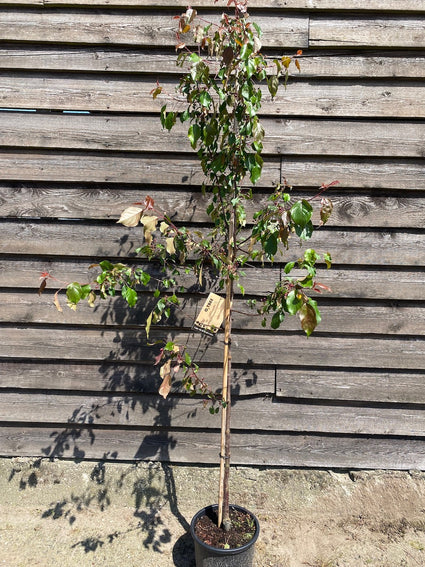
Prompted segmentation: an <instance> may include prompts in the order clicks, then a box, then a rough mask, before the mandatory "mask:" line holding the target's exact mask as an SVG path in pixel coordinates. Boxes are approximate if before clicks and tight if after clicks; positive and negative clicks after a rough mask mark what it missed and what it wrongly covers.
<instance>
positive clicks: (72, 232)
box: [0, 221, 425, 266]
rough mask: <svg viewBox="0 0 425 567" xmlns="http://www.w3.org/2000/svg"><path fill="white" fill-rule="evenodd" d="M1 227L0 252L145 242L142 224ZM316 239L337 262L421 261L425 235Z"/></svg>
mask: <svg viewBox="0 0 425 567" xmlns="http://www.w3.org/2000/svg"><path fill="white" fill-rule="evenodd" d="M1 230H2V239H1V241H0V253H2V254H33V255H39V254H46V253H48V254H49V255H51V256H85V257H89V258H99V257H111V256H112V257H121V258H123V257H127V256H129V255H130V256H132V257H135V256H136V253H135V249H136V248H137V247H138V246H140V245H141V243H142V242H143V236H142V229H141V228H140V229H139V230H138V229H128V228H127V227H123V226H122V225H118V224H116V223H114V224H111V225H109V224H108V225H107V226H102V225H87V224H85V225H81V224H79V223H72V222H67V221H63V222H58V223H55V224H50V223H44V222H26V223H25V222H17V221H3V222H1ZM335 242H338V248H337V249H335V248H336V247H335ZM53 243H54V244H53ZM313 244H314V247H315V248H317V250H318V251H327V250H332V252H333V256H334V262H335V263H336V264H347V265H350V264H351V265H356V264H363V265H375V266H422V264H423V262H422V259H423V257H424V253H425V235H424V234H422V233H421V232H418V233H415V232H410V231H409V232H406V231H403V232H396V231H391V230H390V231H382V230H380V231H376V232H371V231H359V232H357V231H342V230H338V231H333V230H320V231H318V232H317V234H315V236H314V239H313V241H312V243H311V245H313ZM299 254H300V250H299V248H297V247H294V248H293V249H292V250H289V252H288V254H287V256H285V260H286V261H289V260H292V259H298V257H299Z"/></svg>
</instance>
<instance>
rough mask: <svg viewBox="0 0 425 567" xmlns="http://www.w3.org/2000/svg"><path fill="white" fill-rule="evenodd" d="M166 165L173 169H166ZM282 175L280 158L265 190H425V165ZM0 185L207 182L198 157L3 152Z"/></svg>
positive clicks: (294, 162) (287, 162) (271, 163)
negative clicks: (330, 186) (334, 185)
mask: <svg viewBox="0 0 425 567" xmlns="http://www.w3.org/2000/svg"><path fill="white" fill-rule="evenodd" d="M164 160H166V164H167V167H164ZM281 169H282V171H281V172H280V164H279V162H278V161H277V160H276V159H275V158H267V159H266V160H265V163H264V168H263V174H262V177H261V180H260V182H259V186H260V187H270V185H273V184H275V183H276V182H278V181H279V180H280V179H283V178H284V179H286V180H287V181H288V183H290V184H291V185H292V186H293V187H312V188H317V187H320V186H321V185H322V183H328V182H330V181H333V180H339V182H340V183H339V186H338V190H339V189H340V188H345V187H348V188H358V189H394V187H395V184H396V186H397V189H398V190H402V189H408V190H410V191H415V190H420V191H423V190H424V188H425V165H424V163H423V160H417V161H416V160H411V159H397V160H390V159H382V158H375V159H367V158H363V159H359V158H357V159H350V160H347V159H346V158H341V157H335V158H332V157H327V156H324V157H323V158H321V159H320V158H314V157H310V156H303V157H290V158H282V166H281ZM0 171H1V174H0V180H3V181H6V180H13V181H20V182H26V181H38V182H40V181H49V182H62V181H64V180H65V181H67V182H73V183H107V184H113V183H119V184H120V185H123V184H125V183H143V184H144V185H149V184H162V185H173V186H175V185H190V186H193V185H198V186H199V185H201V184H202V183H203V181H204V180H205V177H204V175H203V173H202V171H201V168H200V165H199V160H198V159H197V157H196V156H194V155H190V154H188V155H187V156H186V155H183V156H175V155H173V154H171V155H170V154H168V155H166V156H165V155H161V154H153V155H144V154H139V155H137V154H134V155H126V154H114V153H111V154H108V155H106V154H99V153H89V152H77V151H73V152H71V151H68V152H65V151H63V152H48V151H45V152H43V151H38V152H34V151H33V152H31V153H27V152H24V151H22V152H18V151H13V150H11V151H8V152H6V151H3V152H0Z"/></svg>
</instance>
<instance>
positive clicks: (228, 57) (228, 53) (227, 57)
mask: <svg viewBox="0 0 425 567" xmlns="http://www.w3.org/2000/svg"><path fill="white" fill-rule="evenodd" d="M233 57H234V52H233V49H232V47H230V45H228V46H227V47H226V49H225V50H224V51H223V62H224V64H225V65H226V66H227V67H228V66H229V65H230V63H231V62H232V61H233Z"/></svg>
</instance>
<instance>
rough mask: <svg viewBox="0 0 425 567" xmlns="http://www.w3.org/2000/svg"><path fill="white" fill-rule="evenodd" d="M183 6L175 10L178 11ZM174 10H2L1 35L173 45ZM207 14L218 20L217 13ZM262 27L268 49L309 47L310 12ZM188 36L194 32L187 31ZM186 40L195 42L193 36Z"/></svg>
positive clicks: (270, 21) (71, 41)
mask: <svg viewBox="0 0 425 567" xmlns="http://www.w3.org/2000/svg"><path fill="white" fill-rule="evenodd" d="M178 13H181V10H179V11H177V14H178ZM175 14H176V10H172V11H169V12H163V13H159V12H158V10H156V9H152V10H150V11H144V12H142V13H141V12H140V11H128V10H125V11H121V12H119V11H115V12H114V13H112V14H111V13H109V12H107V11H100V10H99V11H94V12H92V11H86V10H77V9H74V10H66V9H64V10H60V11H47V10H46V9H42V10H37V9H31V10H27V9H25V8H24V9H22V8H21V9H19V10H13V9H7V8H3V9H1V17H0V36H1V37H2V40H3V41H21V42H28V41H31V42H40V43H67V44H80V43H83V44H100V45H102V44H103V45H112V44H118V45H137V46H146V47H153V46H156V47H163V46H164V45H168V46H174V45H175V43H176V30H177V25H176V22H175V20H174V19H173V17H174V16H175ZM205 17H206V18H207V19H210V21H213V22H217V23H218V21H219V19H220V16H219V14H217V11H216V12H211V11H209V12H206V13H205ZM256 22H257V23H258V25H259V26H260V27H261V29H262V31H263V34H264V35H263V36H262V43H263V45H264V46H268V47H293V48H294V49H298V48H303V47H308V34H309V31H308V24H309V19H308V16H307V15H294V14H288V13H285V14H283V13H282V14H279V15H274V17H273V18H267V17H265V16H263V15H259V16H258V17H256ZM189 35H190V34H189ZM188 41H192V37H189V40H188Z"/></svg>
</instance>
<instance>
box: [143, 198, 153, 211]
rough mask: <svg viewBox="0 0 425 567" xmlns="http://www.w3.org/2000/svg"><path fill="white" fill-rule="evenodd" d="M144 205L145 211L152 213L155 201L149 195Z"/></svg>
mask: <svg viewBox="0 0 425 567" xmlns="http://www.w3.org/2000/svg"><path fill="white" fill-rule="evenodd" d="M143 204H144V206H145V209H146V210H147V211H150V210H152V209H153V206H154V200H153V199H152V197H151V196H150V195H147V196H146V198H145V201H144V203H143Z"/></svg>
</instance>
